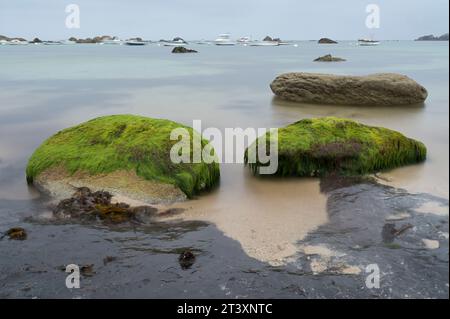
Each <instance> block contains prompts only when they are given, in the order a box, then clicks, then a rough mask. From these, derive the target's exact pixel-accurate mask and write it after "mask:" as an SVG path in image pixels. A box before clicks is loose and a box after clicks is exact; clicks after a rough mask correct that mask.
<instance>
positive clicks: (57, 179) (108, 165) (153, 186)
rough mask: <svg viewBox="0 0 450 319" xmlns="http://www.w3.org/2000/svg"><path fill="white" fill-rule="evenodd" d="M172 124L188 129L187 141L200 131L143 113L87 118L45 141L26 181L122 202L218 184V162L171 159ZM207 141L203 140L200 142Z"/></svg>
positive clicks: (161, 198) (60, 193)
mask: <svg viewBox="0 0 450 319" xmlns="http://www.w3.org/2000/svg"><path fill="white" fill-rule="evenodd" d="M176 128H184V129H186V130H187V131H188V132H189V134H190V137H191V140H192V137H193V135H194V134H198V133H196V132H194V131H193V130H192V128H189V127H186V126H183V125H181V124H178V123H175V122H172V121H168V120H160V119H151V118H147V117H142V116H134V115H113V116H105V117H100V118H96V119H93V120H90V121H88V122H85V123H83V124H80V125H77V126H74V127H71V128H68V129H65V130H62V131H60V132H58V133H56V134H55V135H53V136H52V137H50V138H49V139H48V140H46V141H45V142H44V143H43V144H42V145H41V146H40V147H39V148H38V149H37V150H36V151H35V152H34V154H33V155H32V156H31V158H30V160H29V162H28V166H27V169H26V175H27V181H28V183H30V184H34V185H35V186H36V187H37V188H38V189H40V190H42V191H44V192H47V193H49V194H50V195H52V196H53V197H55V198H58V199H62V198H67V197H70V196H71V195H72V194H73V192H74V191H75V190H76V189H77V188H79V187H89V188H90V189H92V190H93V191H96V190H105V191H108V192H110V193H111V194H113V195H114V196H117V197H118V198H119V200H122V201H124V200H125V199H131V200H137V201H142V202H146V203H153V204H154V203H166V202H174V201H179V200H184V199H186V198H189V197H192V196H194V195H196V194H198V193H200V192H202V191H205V190H208V189H210V188H212V187H213V186H214V185H216V184H217V183H218V181H219V178H220V172H219V165H218V164H217V163H211V164H206V163H204V162H201V163H179V164H176V163H173V162H172V161H171V159H170V150H171V149H172V146H173V145H174V144H175V143H177V142H178V141H177V140H171V139H170V134H171V132H172V130H173V129H176ZM207 143H208V142H207V141H206V140H202V146H204V145H206V144H207ZM191 144H192V143H191ZM190 151H191V158H192V152H193V149H192V148H191V150H190Z"/></svg>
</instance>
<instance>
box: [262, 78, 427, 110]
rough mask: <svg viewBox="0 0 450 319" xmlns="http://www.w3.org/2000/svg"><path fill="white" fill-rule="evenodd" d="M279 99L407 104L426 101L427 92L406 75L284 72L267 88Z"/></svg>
mask: <svg viewBox="0 0 450 319" xmlns="http://www.w3.org/2000/svg"><path fill="white" fill-rule="evenodd" d="M270 87H271V89H272V91H273V93H274V94H275V95H277V96H278V97H280V98H282V99H285V100H289V101H295V102H300V103H317V104H338V105H380V106H381V105H385V106H388V105H408V104H418V103H422V102H424V101H425V99H426V98H427V96H428V92H427V90H426V89H425V88H424V87H423V86H421V85H420V84H418V83H417V82H415V81H414V80H412V79H410V78H409V77H407V76H404V75H400V74H392V73H380V74H373V75H368V76H343V75H331V74H319V73H287V74H282V75H280V76H278V77H277V78H276V79H275V80H274V81H273V82H272V83H271V85H270Z"/></svg>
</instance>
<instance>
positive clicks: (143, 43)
mask: <svg viewBox="0 0 450 319" xmlns="http://www.w3.org/2000/svg"><path fill="white" fill-rule="evenodd" d="M125 44H126V45H133V46H142V45H146V44H147V43H145V42H144V41H137V40H128V41H126V42H125Z"/></svg>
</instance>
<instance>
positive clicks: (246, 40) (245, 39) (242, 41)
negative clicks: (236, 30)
mask: <svg viewBox="0 0 450 319" xmlns="http://www.w3.org/2000/svg"><path fill="white" fill-rule="evenodd" d="M251 42H252V39H250V37H242V38H239V39H238V40H237V43H239V44H243V45H248V44H250V43H251Z"/></svg>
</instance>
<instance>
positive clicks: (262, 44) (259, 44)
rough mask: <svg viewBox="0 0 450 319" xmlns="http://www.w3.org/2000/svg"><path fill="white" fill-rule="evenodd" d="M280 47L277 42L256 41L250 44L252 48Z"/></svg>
mask: <svg viewBox="0 0 450 319" xmlns="http://www.w3.org/2000/svg"><path fill="white" fill-rule="evenodd" d="M279 45H280V42H278V41H258V42H253V43H250V46H252V47H277V46H279Z"/></svg>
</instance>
